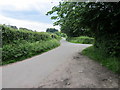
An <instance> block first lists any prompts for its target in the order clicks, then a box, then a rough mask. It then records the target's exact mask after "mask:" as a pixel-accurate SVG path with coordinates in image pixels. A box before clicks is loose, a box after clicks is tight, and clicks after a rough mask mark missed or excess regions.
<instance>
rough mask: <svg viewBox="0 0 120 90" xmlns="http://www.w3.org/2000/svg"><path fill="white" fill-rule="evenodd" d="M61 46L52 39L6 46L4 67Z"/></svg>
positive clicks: (3, 56) (4, 48) (3, 55)
mask: <svg viewBox="0 0 120 90" xmlns="http://www.w3.org/2000/svg"><path fill="white" fill-rule="evenodd" d="M59 45H60V43H59V41H58V40H56V39H52V40H49V41H41V42H39V41H37V42H34V43H30V42H26V43H24V44H23V43H21V44H19V45H16V44H15V45H5V46H4V47H3V50H2V65H5V64H9V63H13V62H17V61H21V60H24V59H27V58H29V57H32V56H35V55H38V54H41V53H43V52H47V51H48V50H51V49H53V48H55V47H58V46H59Z"/></svg>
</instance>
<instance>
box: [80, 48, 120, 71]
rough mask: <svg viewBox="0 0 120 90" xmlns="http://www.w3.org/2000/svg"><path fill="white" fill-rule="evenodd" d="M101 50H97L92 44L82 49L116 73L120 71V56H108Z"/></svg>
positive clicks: (83, 52)
mask: <svg viewBox="0 0 120 90" xmlns="http://www.w3.org/2000/svg"><path fill="white" fill-rule="evenodd" d="M101 53H102V52H101V51H98V50H95V49H94V47H93V46H90V47H88V48H86V49H84V50H83V51H82V54H83V55H86V56H88V57H89V58H91V59H93V60H96V61H98V62H99V63H100V64H102V65H103V66H106V67H107V68H108V69H110V70H112V71H113V72H115V73H120V66H119V65H120V61H119V60H120V58H119V57H110V56H109V57H108V56H105V55H102V54H101Z"/></svg>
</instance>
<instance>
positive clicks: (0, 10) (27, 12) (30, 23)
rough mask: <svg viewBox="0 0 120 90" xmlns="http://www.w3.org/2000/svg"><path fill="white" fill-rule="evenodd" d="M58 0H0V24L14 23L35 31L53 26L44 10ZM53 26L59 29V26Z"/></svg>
mask: <svg viewBox="0 0 120 90" xmlns="http://www.w3.org/2000/svg"><path fill="white" fill-rule="evenodd" d="M59 1H60V0H0V24H7V25H15V26H17V27H24V28H28V29H32V30H37V31H46V28H53V27H54V26H53V21H52V20H51V19H50V16H46V15H45V14H46V12H47V11H50V10H51V9H52V7H53V6H56V5H58V4H59ZM54 28H56V29H59V26H55V27H54Z"/></svg>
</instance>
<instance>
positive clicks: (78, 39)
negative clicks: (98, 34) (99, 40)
mask: <svg viewBox="0 0 120 90" xmlns="http://www.w3.org/2000/svg"><path fill="white" fill-rule="evenodd" d="M67 41H69V42H71V43H81V44H93V42H94V38H91V37H87V36H80V37H68V38H67Z"/></svg>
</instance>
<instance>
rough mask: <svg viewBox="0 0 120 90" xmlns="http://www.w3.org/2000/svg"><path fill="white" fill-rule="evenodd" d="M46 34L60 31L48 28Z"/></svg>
mask: <svg viewBox="0 0 120 90" xmlns="http://www.w3.org/2000/svg"><path fill="white" fill-rule="evenodd" d="M46 32H51V33H54V32H58V30H57V29H55V28H47V30H46Z"/></svg>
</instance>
